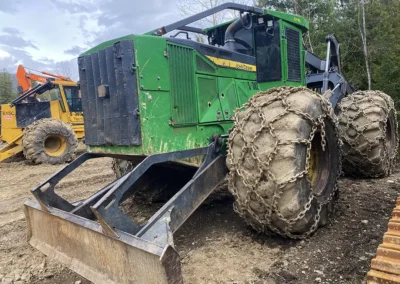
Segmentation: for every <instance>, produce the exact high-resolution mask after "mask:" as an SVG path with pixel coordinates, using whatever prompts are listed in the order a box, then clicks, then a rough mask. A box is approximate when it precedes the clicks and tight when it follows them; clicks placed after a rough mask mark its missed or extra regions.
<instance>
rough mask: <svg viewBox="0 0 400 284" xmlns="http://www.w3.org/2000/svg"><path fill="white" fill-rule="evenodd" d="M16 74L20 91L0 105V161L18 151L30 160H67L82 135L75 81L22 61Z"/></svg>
mask: <svg viewBox="0 0 400 284" xmlns="http://www.w3.org/2000/svg"><path fill="white" fill-rule="evenodd" d="M26 70H30V71H34V72H27V71H26ZM16 76H17V80H18V91H19V94H20V95H19V96H18V97H17V98H16V99H14V100H13V101H12V102H10V103H9V104H4V105H1V106H0V108H1V116H0V118H1V120H0V121H1V122H0V162H1V161H3V160H5V159H8V158H10V157H12V156H14V155H16V154H18V153H20V152H23V153H24V156H25V158H26V159H28V160H30V161H32V162H33V163H50V164H60V163H64V162H68V161H71V160H72V159H73V158H74V157H75V152H76V148H77V141H78V139H82V138H83V137H84V126H83V113H82V101H81V97H80V91H79V88H78V85H77V83H76V82H74V81H72V80H71V79H70V78H67V77H65V76H61V75H56V74H52V73H49V72H45V71H36V70H33V69H29V68H25V67H24V66H22V65H19V66H18V69H17V74H16ZM33 82H37V83H38V84H36V85H34V84H33Z"/></svg>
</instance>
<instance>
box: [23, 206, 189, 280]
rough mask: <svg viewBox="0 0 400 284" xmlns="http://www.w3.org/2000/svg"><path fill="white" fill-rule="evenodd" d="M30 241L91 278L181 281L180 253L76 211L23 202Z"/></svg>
mask: <svg viewBox="0 0 400 284" xmlns="http://www.w3.org/2000/svg"><path fill="white" fill-rule="evenodd" d="M24 211H25V215H26V219H27V226H28V242H29V244H30V245H32V246H33V247H34V248H36V249H38V250H39V251H41V252H43V253H44V254H46V255H48V256H49V257H51V258H53V259H55V260H57V261H60V262H61V263H63V264H64V265H66V266H67V267H69V268H70V269H71V270H73V271H75V272H77V273H78V274H80V275H82V276H83V277H85V278H87V279H88V280H90V281H92V282H94V283H129V284H134V283H135V284H136V283H140V284H142V283H144V284H145V283H149V284H150V283H151V284H158V283H160V284H163V283H183V280H182V274H181V265H180V257H179V254H178V253H177V252H176V251H175V249H174V248H173V247H172V246H169V245H168V246H166V247H164V248H163V247H160V246H157V245H155V244H153V243H150V242H147V241H145V240H142V239H139V238H137V237H135V236H133V235H130V234H127V233H124V232H122V231H119V230H116V232H117V233H118V234H119V236H120V238H118V239H117V238H113V237H109V236H107V235H105V234H103V233H102V229H101V226H100V225H99V224H98V223H97V222H95V221H91V220H88V219H85V218H82V217H79V216H76V215H74V214H71V213H68V212H65V211H62V210H58V209H55V208H50V211H51V213H49V212H45V211H43V210H42V209H41V207H40V205H39V204H38V203H36V202H33V201H27V202H25V204H24Z"/></svg>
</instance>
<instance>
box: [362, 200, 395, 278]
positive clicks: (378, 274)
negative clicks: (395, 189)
mask: <svg viewBox="0 0 400 284" xmlns="http://www.w3.org/2000/svg"><path fill="white" fill-rule="evenodd" d="M367 283H368V284H383V283H385V284H395V283H400V197H397V200H396V207H395V208H394V209H393V213H392V218H391V219H390V220H389V224H388V230H387V232H386V233H385V235H384V236H383V243H382V244H380V245H379V246H378V249H377V251H376V257H375V258H374V259H372V261H371V270H370V271H369V272H368V274H367Z"/></svg>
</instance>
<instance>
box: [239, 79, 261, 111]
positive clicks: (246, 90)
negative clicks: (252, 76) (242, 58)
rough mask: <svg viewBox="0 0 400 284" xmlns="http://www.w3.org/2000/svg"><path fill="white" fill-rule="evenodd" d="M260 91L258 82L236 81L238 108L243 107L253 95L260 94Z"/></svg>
mask: <svg viewBox="0 0 400 284" xmlns="http://www.w3.org/2000/svg"><path fill="white" fill-rule="evenodd" d="M260 90H265V89H260V86H259V84H257V82H256V81H253V82H250V81H243V80H236V93H237V101H238V107H240V106H242V105H243V104H245V103H247V101H248V100H249V99H250V97H251V96H252V95H254V94H255V93H257V92H259V91H260Z"/></svg>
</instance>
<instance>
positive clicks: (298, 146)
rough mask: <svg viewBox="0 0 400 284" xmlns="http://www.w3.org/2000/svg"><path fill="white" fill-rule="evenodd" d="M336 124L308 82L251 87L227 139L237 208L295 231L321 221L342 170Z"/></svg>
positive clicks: (301, 233) (250, 218)
mask: <svg viewBox="0 0 400 284" xmlns="http://www.w3.org/2000/svg"><path fill="white" fill-rule="evenodd" d="M336 126H337V123H336V121H335V118H334V115H333V112H332V109H331V107H330V104H329V103H328V102H327V101H326V100H325V99H324V98H323V97H322V96H320V95H319V94H317V93H314V92H313V91H311V90H309V89H306V88H293V87H284V88H276V89H271V90H269V91H267V92H260V93H258V94H256V95H254V96H253V97H252V98H251V99H250V100H249V102H248V103H246V104H245V105H244V106H243V107H242V108H241V109H240V110H238V111H236V114H235V121H234V127H233V129H232V131H231V133H230V135H229V139H228V146H229V148H228V156H227V165H228V168H229V176H228V186H229V190H230V191H231V193H232V194H233V195H234V197H235V205H234V208H235V211H237V212H238V213H239V214H240V215H241V216H242V217H243V218H244V219H245V220H246V221H247V222H248V223H249V224H250V225H251V226H252V227H253V228H254V229H256V230H257V231H260V232H264V233H267V232H271V231H272V232H274V233H277V234H280V235H282V236H286V237H290V238H295V239H296V238H305V237H307V236H308V235H310V234H311V233H312V232H314V231H315V230H316V229H317V228H318V226H321V225H324V224H326V222H327V220H328V217H329V215H330V213H331V212H332V210H333V203H334V201H335V199H336V196H337V179H338V176H339V175H340V162H341V157H340V142H339V141H340V140H339V138H338V135H337V131H336ZM323 144H325V146H324V147H323V146H322V145H323Z"/></svg>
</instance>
